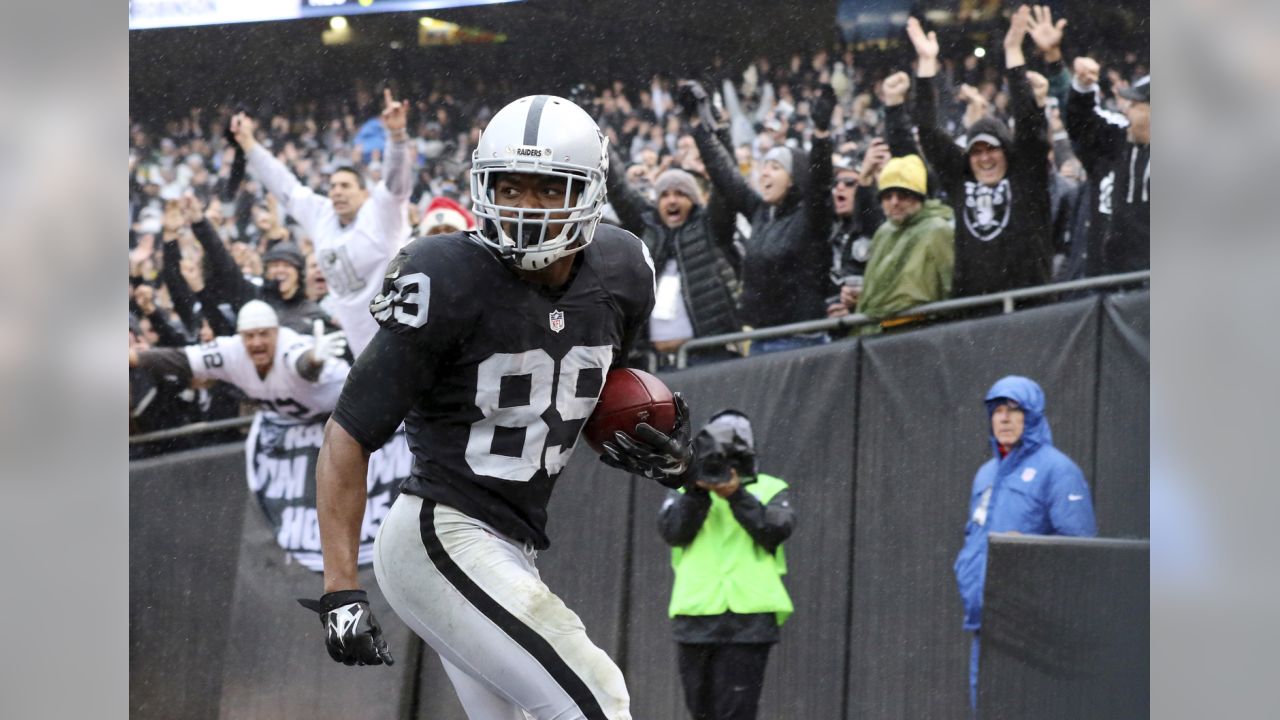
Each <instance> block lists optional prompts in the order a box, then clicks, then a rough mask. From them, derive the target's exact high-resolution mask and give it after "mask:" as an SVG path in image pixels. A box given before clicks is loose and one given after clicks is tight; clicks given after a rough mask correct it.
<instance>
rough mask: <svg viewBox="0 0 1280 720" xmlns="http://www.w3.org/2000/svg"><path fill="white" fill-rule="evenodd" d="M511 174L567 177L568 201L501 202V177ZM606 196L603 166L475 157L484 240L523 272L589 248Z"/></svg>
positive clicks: (474, 190) (474, 192)
mask: <svg viewBox="0 0 1280 720" xmlns="http://www.w3.org/2000/svg"><path fill="white" fill-rule="evenodd" d="M507 173H524V174H532V175H541V176H551V177H557V178H564V179H565V181H566V183H565V193H564V204H563V205H562V206H561V207H558V208H524V207H515V206H508V205H501V204H499V203H498V202H497V198H496V196H495V193H496V191H497V188H496V185H497V180H498V177H499V176H501V175H504V174H507ZM604 196H605V177H604V171H603V170H602V169H601V168H585V167H582V166H575V165H571V164H568V163H555V162H529V161H527V160H524V159H518V160H512V159H510V158H506V159H489V160H482V159H480V158H478V157H476V158H473V165H472V169H471V197H472V198H473V200H472V203H473V212H474V213H475V215H476V217H477V218H479V219H480V220H481V228H480V232H479V235H480V238H481V240H483V241H484V242H485V244H487V245H489V246H491V247H494V248H495V249H497V250H498V251H499V253H501V254H502V256H503V258H504V259H506V260H508V261H509V262H511V264H513V265H514V266H515V267H517V268H519V269H521V270H541V269H543V268H545V267H547V266H549V265H551V263H553V262H555V261H556V260H559V259H560V258H562V257H566V256H569V255H572V254H573V253H576V252H578V251H579V250H581V249H583V248H584V247H586V246H587V245H588V244H589V243H590V242H591V239H592V236H593V235H594V234H595V229H596V225H598V224H599V222H600V216H601V213H602V210H603V206H604Z"/></svg>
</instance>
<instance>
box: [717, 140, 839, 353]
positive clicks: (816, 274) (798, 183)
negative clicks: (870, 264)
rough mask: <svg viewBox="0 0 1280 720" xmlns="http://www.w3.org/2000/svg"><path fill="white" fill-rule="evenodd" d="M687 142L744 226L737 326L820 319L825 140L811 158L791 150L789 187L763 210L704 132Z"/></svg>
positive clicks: (826, 223)
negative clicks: (745, 235)
mask: <svg viewBox="0 0 1280 720" xmlns="http://www.w3.org/2000/svg"><path fill="white" fill-rule="evenodd" d="M693 137H694V140H695V141H696V142H697V143H698V150H699V152H701V153H702V161H703V163H704V164H705V166H706V168H707V173H708V174H710V175H711V184H712V185H713V186H714V188H715V192H716V193H717V194H718V195H719V196H720V198H721V199H722V200H723V201H724V202H725V204H726V205H727V206H728V207H729V208H730V209H731V210H733V211H734V212H737V213H741V214H743V215H745V216H746V217H748V218H750V220H751V237H750V238H749V239H748V240H747V241H746V243H745V245H746V253H745V255H744V256H743V259H742V299H741V300H740V302H739V311H740V317H741V318H742V321H743V322H744V323H746V324H747V325H750V326H751V327H754V328H764V327H773V326H776V325H786V324H789V323H795V322H802V321H805V320H815V319H819V318H822V317H825V316H826V306H825V305H824V303H823V300H824V298H825V296H826V290H827V288H828V286H829V285H830V278H829V270H830V267H831V249H830V248H831V246H830V244H829V242H828V239H829V238H830V237H831V223H832V216H833V215H834V211H833V209H832V203H831V176H832V170H831V139H830V138H817V137H815V138H814V139H813V154H812V158H810V156H809V155H808V154H806V153H805V152H804V151H803V150H800V149H798V148H792V149H791V158H792V159H791V167H792V174H791V187H790V188H789V189H788V190H787V194H786V195H785V196H784V197H783V199H782V202H780V203H778V204H777V205H769V204H767V203H765V201H764V199H763V198H761V197H760V195H759V193H757V192H756V191H755V190H753V189H752V188H751V186H750V185H748V184H747V181H746V179H745V178H743V177H742V175H741V174H740V173H739V172H738V164H737V162H736V161H735V160H734V159H733V158H732V157H730V155H729V153H728V152H727V151H726V150H725V149H724V146H723V145H722V144H721V143H720V142H719V140H717V139H716V137H715V136H714V135H712V134H711V132H710V131H709V130H708V129H707V128H706V127H705V126H702V125H699V126H698V127H697V128H695V129H694V133H693Z"/></svg>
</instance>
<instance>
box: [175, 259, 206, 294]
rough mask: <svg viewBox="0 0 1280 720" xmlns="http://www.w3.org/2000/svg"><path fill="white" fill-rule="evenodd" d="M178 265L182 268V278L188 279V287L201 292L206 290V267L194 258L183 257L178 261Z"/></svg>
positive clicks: (192, 290)
mask: <svg viewBox="0 0 1280 720" xmlns="http://www.w3.org/2000/svg"><path fill="white" fill-rule="evenodd" d="M178 267H179V268H181V270H182V279H184V280H186V281H187V287H189V288H191V292H196V293H198V292H200V291H201V290H204V267H203V266H202V265H201V264H200V262H199V261H198V260H196V259H194V258H187V257H184V258H182V260H181V261H179V263H178Z"/></svg>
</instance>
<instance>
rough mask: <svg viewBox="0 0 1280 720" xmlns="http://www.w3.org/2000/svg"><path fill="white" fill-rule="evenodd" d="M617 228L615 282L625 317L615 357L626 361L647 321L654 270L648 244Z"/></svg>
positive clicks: (653, 289) (650, 305)
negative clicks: (618, 264) (617, 274)
mask: <svg viewBox="0 0 1280 720" xmlns="http://www.w3.org/2000/svg"><path fill="white" fill-rule="evenodd" d="M616 232H618V233H619V234H620V235H621V237H620V238H618V240H617V241H618V243H619V244H620V245H622V246H623V248H624V251H623V253H621V258H622V262H621V267H620V270H621V272H620V275H621V277H619V278H618V282H617V283H616V285H615V287H616V297H617V301H618V306H619V307H620V308H621V309H622V313H623V318H624V319H623V334H622V353H621V354H620V355H619V356H618V361H619V362H625V358H627V357H629V356H630V354H631V349H632V347H633V346H634V345H635V341H636V338H638V337H640V336H641V335H642V334H643V331H644V329H645V326H646V324H647V323H648V322H649V314H650V313H652V312H653V304H654V297H655V296H656V294H657V273H656V272H655V270H654V267H653V257H652V256H650V255H649V248H647V247H645V244H644V243H643V242H641V241H640V238H637V237H636V236H635V235H632V234H631V233H629V232H627V231H625V230H622V229H616ZM611 239H612V238H611Z"/></svg>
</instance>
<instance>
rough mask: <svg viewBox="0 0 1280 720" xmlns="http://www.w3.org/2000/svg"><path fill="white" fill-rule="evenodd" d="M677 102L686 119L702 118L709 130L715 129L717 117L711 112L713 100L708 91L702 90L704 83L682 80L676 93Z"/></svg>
mask: <svg viewBox="0 0 1280 720" xmlns="http://www.w3.org/2000/svg"><path fill="white" fill-rule="evenodd" d="M676 102H678V103H680V109H681V110H682V111H683V112H684V116H685V118H687V119H689V120H693V119H694V118H695V117H697V118H701V120H702V122H703V123H705V124H706V125H707V128H708V129H710V130H714V129H715V127H716V116H715V114H714V113H712V112H711V98H710V97H708V96H707V91H706V90H704V89H702V83H699V82H698V81H697V80H681V81H680V86H679V88H678V89H677V91H676Z"/></svg>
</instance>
